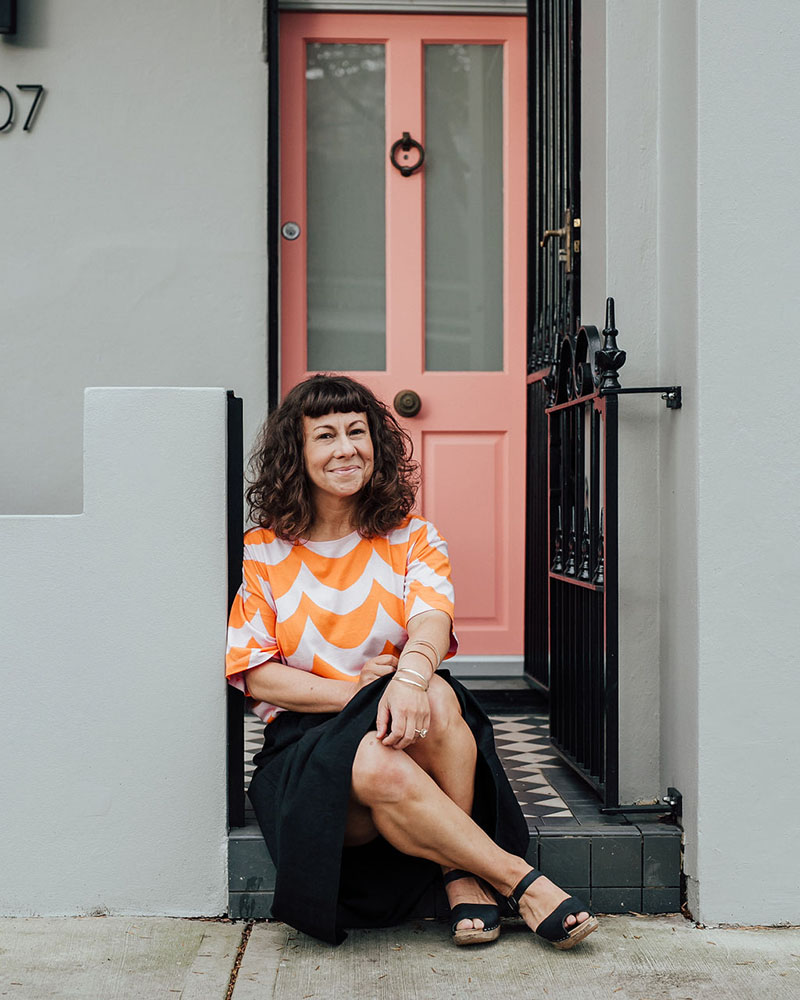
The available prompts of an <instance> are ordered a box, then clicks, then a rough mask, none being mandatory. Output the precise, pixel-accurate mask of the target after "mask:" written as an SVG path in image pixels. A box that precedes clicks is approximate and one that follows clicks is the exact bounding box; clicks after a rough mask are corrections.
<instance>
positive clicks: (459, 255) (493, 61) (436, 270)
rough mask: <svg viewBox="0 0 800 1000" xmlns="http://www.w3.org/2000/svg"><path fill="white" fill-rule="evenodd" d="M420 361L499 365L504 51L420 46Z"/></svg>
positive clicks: (467, 367) (462, 366)
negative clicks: (422, 128) (422, 50)
mask: <svg viewBox="0 0 800 1000" xmlns="http://www.w3.org/2000/svg"><path fill="white" fill-rule="evenodd" d="M424 170H425V323H426V326H425V357H426V368H427V369H428V370H429V371H500V370H501V369H502V367H503V47H502V46H501V45H426V46H425V167H424Z"/></svg>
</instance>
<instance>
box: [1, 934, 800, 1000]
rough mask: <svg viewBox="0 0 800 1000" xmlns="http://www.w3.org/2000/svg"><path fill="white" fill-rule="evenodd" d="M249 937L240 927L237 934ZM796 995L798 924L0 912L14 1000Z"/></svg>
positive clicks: (770, 998) (738, 999) (609, 999)
mask: <svg viewBox="0 0 800 1000" xmlns="http://www.w3.org/2000/svg"><path fill="white" fill-rule="evenodd" d="M248 932H249V933H248ZM243 936H244V937H245V938H246V946H245V949H244V953H243V956H242V961H241V967H240V968H239V969H238V971H237V973H236V977H235V985H234V988H233V993H232V1000H334V998H336V1000H350V998H354V1000H355V998H357V1000H445V998H451V997H452V998H455V997H458V998H461V997H475V998H486V1000H494V998H501V1000H532V998H539V997H543V998H549V1000H562V998H563V1000H600V998H604V1000H711V998H712V997H713V998H714V1000H718V998H725V1000H728V998H731V1000H797V997H799V996H800V928H796V927H794V928H724V927H715V928H708V927H706V928H698V927H695V926H694V925H693V924H691V923H689V922H688V921H686V920H684V919H683V918H682V917H679V916H665V917H655V916H645V917H639V916H635V915H625V916H613V917H602V918H601V924H600V930H599V931H598V932H597V933H596V934H593V935H592V936H591V937H589V938H588V939H587V940H586V941H584V942H583V943H582V944H581V945H579V946H578V947H577V948H575V949H574V950H573V951H570V952H559V951H556V950H555V949H554V948H552V947H550V946H548V945H546V944H544V943H543V942H541V941H539V940H538V939H536V938H535V937H534V936H533V935H531V934H530V932H529V931H528V930H527V929H526V928H525V927H524V925H522V924H521V923H518V922H505V923H504V925H503V934H502V936H501V938H500V940H499V941H497V942H496V943H495V944H491V945H487V946H481V947H473V948H456V947H455V946H454V945H453V944H452V943H451V941H450V937H449V933H448V929H447V926H446V925H444V924H441V923H436V922H434V921H422V922H418V923H409V924H406V925H404V926H402V927H396V928H390V929H388V930H372V931H353V932H351V934H350V936H349V937H348V939H347V941H345V943H344V944H343V945H341V947H339V948H332V947H330V946H328V945H323V944H320V943H319V942H317V941H314V940H313V939H312V938H309V937H307V936H306V935H304V934H300V933H298V932H297V931H295V930H293V929H292V928H290V927H287V926H286V925H285V924H280V923H256V924H253V925H250V924H245V923H244V922H238V923H231V922H230V921H207V920H180V919H171V918H162V917H158V918H144V917H136V918H123V917H84V918H70V917H65V918H59V919H53V918H48V919H45V918H30V919H4V920H0V996H3V997H5V996H8V997H14V998H17V1000H20V998H24V1000H45V998H59V1000H62V998H63V1000H73V998H75V1000H78V998H80V1000H140V998H141V1000H225V998H226V996H227V994H228V989H229V984H230V981H231V973H232V971H233V969H234V965H235V962H236V958H237V953H238V951H239V946H240V943H241V942H242V939H243Z"/></svg>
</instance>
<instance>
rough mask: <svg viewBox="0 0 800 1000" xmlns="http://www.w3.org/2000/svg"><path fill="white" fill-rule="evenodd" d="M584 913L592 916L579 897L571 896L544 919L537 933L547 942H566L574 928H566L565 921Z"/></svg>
mask: <svg viewBox="0 0 800 1000" xmlns="http://www.w3.org/2000/svg"><path fill="white" fill-rule="evenodd" d="M582 912H585V913H588V914H589V916H591V911H590V909H589V907H588V906H587V905H586V903H584V902H583V900H581V899H579V898H578V897H577V896H569V897H568V898H567V899H565V900H564V902H563V903H559V904H558V906H557V907H556V908H555V909H554V910H553V912H552V913H550V914H549V915H548V916H546V917H545V918H544V920H543V921H542V922H541V923H540V924H539V926H538V927H537V928H536V933H537V934H538V935H539V937H543V938H544V939H545V941H552V942H554V943H555V942H558V941H566V940H567V938H568V937H569V932H570V930H573V929H574V928H569V930H568V929H567V928H566V927H565V926H564V921H565V920H566V919H567V917H568V916H570V914H572V916H574V917H577V916H578V914H579V913H582ZM575 927H580V924H575Z"/></svg>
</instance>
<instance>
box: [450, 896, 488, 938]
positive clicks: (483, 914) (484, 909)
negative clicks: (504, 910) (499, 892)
mask: <svg viewBox="0 0 800 1000" xmlns="http://www.w3.org/2000/svg"><path fill="white" fill-rule="evenodd" d="M450 918H451V921H452V923H451V924H450V933H451V934H455V933H456V928H457V926H458V924H459V923H460V922H461V921H462V920H482V921H483V927H476V928H475V930H479V931H487V932H488V931H493V930H494V929H495V927H499V926H500V911H499V910H498V909H497V907H496V906H495V905H494V903H456V905H455V906H454V907H453V908H452V910H450ZM464 929H465V930H466V929H467V928H464Z"/></svg>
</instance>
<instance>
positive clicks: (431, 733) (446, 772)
mask: <svg viewBox="0 0 800 1000" xmlns="http://www.w3.org/2000/svg"><path fill="white" fill-rule="evenodd" d="M428 696H429V699H430V706H431V721H430V728H429V730H428V735H427V737H426V738H425V739H420V740H417V742H416V743H415V744H413V745H412V746H410V747H408V749H407V750H406V753H407V754H408V755H409V757H411V758H412V760H415V761H416V762H417V764H419V766H420V767H421V768H422V769H423V771H425V772H426V773H427V774H429V775H430V776H431V777H432V778H433V780H434V781H435V782H436V784H437V785H438V786H439V788H441V789H442V791H443V792H444V793H445V795H447V797H448V798H449V799H451V800H452V801H453V802H455V804H456V805H457V806H458V807H459V808H460V809H462V810H463V811H464V812H465V813H466V814H467V816H471V815H472V802H473V797H474V793H475V764H476V762H477V759H478V748H477V747H476V746H475V738H474V736H473V735H472V730H471V729H470V728H469V726H468V725H467V724H466V722H465V721H464V719H463V717H462V715H461V705H460V703H459V700H458V698H457V697H456V694H455V692H454V691H453V689H452V688H451V687H450V685H449V684H448V683H447V682H446V681H444V680H442V678H441V677H436V676H434V677H432V678H431V683H430V687H429V690H428ZM442 870H443V872H444V873H447V871H448V867H447V866H443V869H442ZM445 891H446V893H447V899H448V901H449V903H450V906H451V907H453V906H457V905H458V904H459V903H494V902H495V900H494V897H493V896H491V895H490V894H489V893H488V892H487V891H486V889H485V888H484V887H483V886H482V885H481V884H480V882H478V880H477V879H474V878H470V879H466V878H465V879H458V880H457V881H456V882H452V883H450V884H449V885H447V886H446V887H445ZM483 926H484V922H483V920H481V919H480V918H475V919H471V918H465V919H464V920H459V922H458V924H457V928H458V929H459V930H462V929H463V930H467V929H470V928H478V929H480V928H482V927H483Z"/></svg>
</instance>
